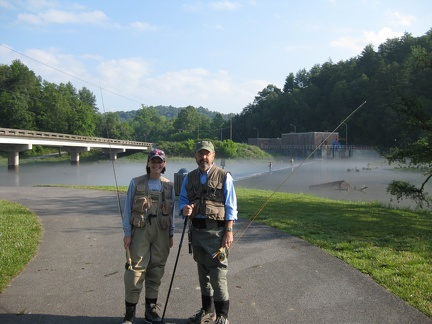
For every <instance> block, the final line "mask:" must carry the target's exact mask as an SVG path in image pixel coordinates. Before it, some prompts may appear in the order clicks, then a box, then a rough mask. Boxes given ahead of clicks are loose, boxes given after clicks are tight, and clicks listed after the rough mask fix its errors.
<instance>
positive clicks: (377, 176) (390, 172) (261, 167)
mask: <svg viewBox="0 0 432 324" xmlns="http://www.w3.org/2000/svg"><path fill="white" fill-rule="evenodd" d="M269 162H270V161H266V160H237V159H235V160H226V165H225V169H226V170H229V171H230V172H231V174H232V175H233V178H234V180H235V185H236V186H238V187H247V188H258V189H266V190H271V191H274V190H277V191H283V192H293V193H294V192H305V193H311V194H314V195H317V196H320V197H326V198H331V199H336V200H350V201H378V202H381V203H384V204H386V205H387V204H388V205H394V206H400V207H413V206H414V205H413V204H412V202H411V201H408V200H404V201H402V202H401V203H397V202H395V201H392V200H391V196H390V195H389V194H387V193H386V188H387V185H388V183H390V182H391V181H392V180H395V179H398V180H406V181H409V182H411V183H413V184H415V185H419V184H421V183H422V181H423V180H424V179H425V177H424V176H423V174H422V173H420V172H409V171H401V170H397V169H395V168H394V167H392V166H389V165H388V164H387V163H386V162H385V161H384V160H381V159H346V160H315V159H310V160H307V161H294V164H293V166H292V167H291V162H290V161H289V160H283V159H281V160H274V161H272V172H270V171H269ZM216 163H217V164H220V163H221V160H220V159H216ZM183 168H184V169H186V170H188V171H191V170H193V169H195V168H196V163H195V161H194V160H193V159H182V160H173V161H168V163H167V171H166V172H165V176H166V177H167V178H168V179H170V180H174V173H178V172H179V170H180V169H183ZM144 172H145V163H144V162H131V161H125V160H117V161H114V162H111V161H98V162H80V164H79V165H78V166H75V165H71V164H70V163H69V162H61V163H34V164H33V163H32V164H23V165H21V166H20V167H19V170H17V171H12V170H8V169H7V167H6V166H1V167H0V185H1V186H33V185H43V184H45V185H48V184H49V185H55V184H61V185H113V186H114V185H116V183H117V185H119V186H127V185H128V184H129V182H130V180H131V179H132V178H133V177H135V176H138V175H141V174H143V173H144ZM342 180H344V181H346V182H347V183H349V185H350V190H335V189H328V190H311V189H309V186H311V185H317V184H324V183H329V182H333V181H342ZM360 189H361V190H360ZM431 189H432V188H431V184H428V185H427V186H426V191H429V192H431Z"/></svg>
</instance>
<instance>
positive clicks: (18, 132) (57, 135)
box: [0, 128, 152, 147]
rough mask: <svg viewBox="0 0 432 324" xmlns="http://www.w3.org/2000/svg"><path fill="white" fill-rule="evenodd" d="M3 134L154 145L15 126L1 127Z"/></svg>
mask: <svg viewBox="0 0 432 324" xmlns="http://www.w3.org/2000/svg"><path fill="white" fill-rule="evenodd" d="M2 135H6V136H16V137H21V138H22V137H25V138H44V139H58V140H65V141H75V142H76V141H78V142H86V143H88V142H93V143H107V144H121V145H134V146H143V147H151V146H152V143H147V142H136V141H128V140H118V139H112V138H103V137H92V136H81V135H71V134H61V133H51V132H41V131H32V130H24V129H13V128H0V136H2Z"/></svg>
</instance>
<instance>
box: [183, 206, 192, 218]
mask: <svg viewBox="0 0 432 324" xmlns="http://www.w3.org/2000/svg"><path fill="white" fill-rule="evenodd" d="M193 209H194V204H190V205H186V206H184V207H183V216H186V217H189V216H191V215H192V212H193Z"/></svg>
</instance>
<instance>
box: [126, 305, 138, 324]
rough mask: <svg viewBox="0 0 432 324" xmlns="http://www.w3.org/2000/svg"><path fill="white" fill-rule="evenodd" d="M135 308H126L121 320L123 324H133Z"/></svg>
mask: <svg viewBox="0 0 432 324" xmlns="http://www.w3.org/2000/svg"><path fill="white" fill-rule="evenodd" d="M135 312H136V306H126V314H125V317H124V318H123V324H135Z"/></svg>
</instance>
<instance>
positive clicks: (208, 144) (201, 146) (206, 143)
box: [195, 141, 214, 153]
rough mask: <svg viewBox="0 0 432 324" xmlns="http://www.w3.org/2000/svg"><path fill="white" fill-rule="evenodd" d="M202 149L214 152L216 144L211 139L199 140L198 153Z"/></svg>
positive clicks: (196, 147)
mask: <svg viewBox="0 0 432 324" xmlns="http://www.w3.org/2000/svg"><path fill="white" fill-rule="evenodd" d="M201 150H207V151H209V152H214V146H213V144H212V142H209V141H201V142H198V143H197V144H196V146H195V153H198V152H199V151H201Z"/></svg>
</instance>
